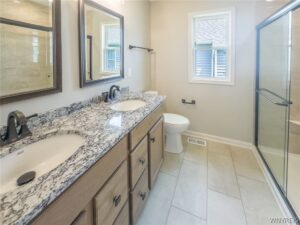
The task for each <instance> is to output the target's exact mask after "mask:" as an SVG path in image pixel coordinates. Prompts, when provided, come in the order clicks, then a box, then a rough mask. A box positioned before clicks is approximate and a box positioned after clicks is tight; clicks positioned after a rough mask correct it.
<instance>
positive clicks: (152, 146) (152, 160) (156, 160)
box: [148, 119, 164, 188]
mask: <svg viewBox="0 0 300 225" xmlns="http://www.w3.org/2000/svg"><path fill="white" fill-rule="evenodd" d="M163 130H164V127H163V119H160V120H159V121H158V122H157V123H156V124H155V125H154V127H153V128H152V129H151V130H150V132H149V134H148V136H149V149H148V152H149V154H148V157H149V186H150V188H152V187H153V185H154V182H155V180H156V177H157V175H158V173H159V169H160V166H161V164H162V162H163V153H164V152H163V151H164V142H163V140H164V138H163V134H164V132H163Z"/></svg>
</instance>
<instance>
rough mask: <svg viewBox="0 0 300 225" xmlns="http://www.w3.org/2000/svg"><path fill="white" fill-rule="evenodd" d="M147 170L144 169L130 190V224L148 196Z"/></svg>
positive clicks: (136, 216) (139, 212) (135, 218)
mask: <svg viewBox="0 0 300 225" xmlns="http://www.w3.org/2000/svg"><path fill="white" fill-rule="evenodd" d="M148 194H149V188H148V170H147V169H146V170H144V172H143V175H142V176H141V178H140V179H139V181H138V183H137V185H136V187H135V188H134V190H133V191H132V192H131V204H132V206H131V221H132V223H131V224H135V223H136V221H137V219H138V218H139V215H140V214H141V212H142V209H143V207H144V205H145V202H146V200H147V198H148Z"/></svg>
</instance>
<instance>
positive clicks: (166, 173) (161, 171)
mask: <svg viewBox="0 0 300 225" xmlns="http://www.w3.org/2000/svg"><path fill="white" fill-rule="evenodd" d="M159 172H160V173H163V174H165V175H169V176H171V177H176V178H177V175H174V174H170V173H168V172H165V171H163V170H159Z"/></svg>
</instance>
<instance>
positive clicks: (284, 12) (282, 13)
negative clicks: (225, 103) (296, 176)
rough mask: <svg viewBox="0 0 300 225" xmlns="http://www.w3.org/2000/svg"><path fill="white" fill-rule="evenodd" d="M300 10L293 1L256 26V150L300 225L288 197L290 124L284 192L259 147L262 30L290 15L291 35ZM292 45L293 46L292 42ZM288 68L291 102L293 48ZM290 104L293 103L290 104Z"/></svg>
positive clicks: (298, 4) (298, 1)
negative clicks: (295, 13)
mask: <svg viewBox="0 0 300 225" xmlns="http://www.w3.org/2000/svg"><path fill="white" fill-rule="evenodd" d="M298 8H300V0H293V1H291V2H289V3H288V4H286V5H285V6H283V7H282V8H281V9H279V10H278V11H276V12H275V13H274V14H272V15H271V16H269V17H268V18H267V19H265V20H264V21H263V22H261V23H260V24H258V25H257V26H256V82H255V146H256V149H257V151H258V153H259V155H260V157H261V159H262V161H263V163H264V165H265V167H266V168H267V170H268V173H269V175H270V176H271V178H272V180H273V183H274V184H275V185H276V188H277V190H278V191H279V193H280V195H281V198H282V199H283V200H284V202H285V204H286V206H287V208H288V209H289V211H290V213H291V215H292V216H293V217H294V218H295V220H296V221H295V223H296V224H298V225H300V220H299V217H298V216H297V213H296V211H295V210H294V208H293V206H292V204H291V203H290V201H289V199H288V197H287V192H286V190H287V169H288V167H287V166H288V147H289V146H288V145H289V143H288V138H289V123H287V127H286V130H287V132H286V137H287V142H286V143H285V147H286V149H284V155H285V156H284V175H285V176H284V190H283V189H282V187H281V186H280V185H279V184H278V181H277V180H276V178H275V176H274V174H273V172H272V170H271V168H270V166H269V165H268V163H267V161H266V159H265V158H264V155H263V154H262V152H261V150H260V149H259V147H258V124H259V120H258V115H259V93H258V90H259V87H260V86H259V68H260V31H261V29H263V28H264V27H266V26H268V25H270V24H271V23H273V22H274V21H276V20H278V19H280V18H281V17H283V16H285V15H287V14H289V13H290V15H289V17H290V18H289V19H290V24H289V33H290V34H291V33H292V27H291V24H292V22H293V21H292V17H291V13H292V12H293V11H295V10H296V9H298ZM289 41H290V44H291V40H289ZM288 67H289V71H288V76H289V79H288V84H287V85H288V86H289V88H288V99H289V100H290V86H291V79H290V77H291V48H289V62H288ZM289 103H290V104H291V103H292V102H289ZM287 107H288V113H287V117H288V118H286V119H287V121H289V117H290V113H289V110H290V106H287Z"/></svg>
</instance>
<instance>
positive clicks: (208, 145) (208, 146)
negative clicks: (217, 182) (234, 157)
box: [205, 142, 210, 225]
mask: <svg viewBox="0 0 300 225" xmlns="http://www.w3.org/2000/svg"><path fill="white" fill-rule="evenodd" d="M206 144H207V151H206V166H207V170H206V214H205V215H206V225H208V170H209V164H208V153H209V148H210V144H209V143H208V142H206Z"/></svg>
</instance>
